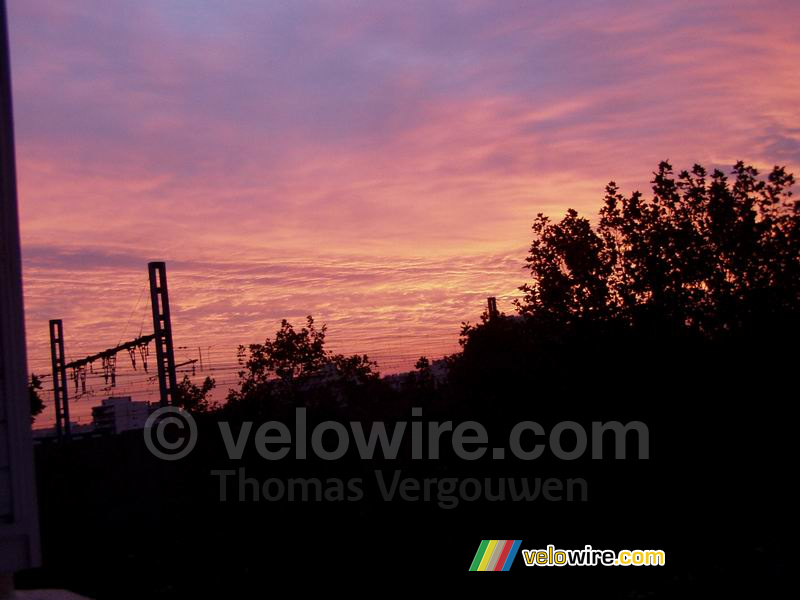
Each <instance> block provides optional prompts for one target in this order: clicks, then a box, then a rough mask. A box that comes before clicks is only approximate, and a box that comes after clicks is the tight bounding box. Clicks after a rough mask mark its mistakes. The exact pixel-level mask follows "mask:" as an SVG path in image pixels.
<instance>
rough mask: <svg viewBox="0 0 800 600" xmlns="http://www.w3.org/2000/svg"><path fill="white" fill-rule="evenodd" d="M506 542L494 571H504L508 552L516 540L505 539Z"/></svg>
mask: <svg viewBox="0 0 800 600" xmlns="http://www.w3.org/2000/svg"><path fill="white" fill-rule="evenodd" d="M505 542H506V543H505V544H503V549H502V550H501V551H500V557H499V558H498V559H497V564H495V566H494V569H493V570H494V571H502V570H503V566H505V564H506V559H507V558H508V553H509V552H511V546H513V545H514V540H505Z"/></svg>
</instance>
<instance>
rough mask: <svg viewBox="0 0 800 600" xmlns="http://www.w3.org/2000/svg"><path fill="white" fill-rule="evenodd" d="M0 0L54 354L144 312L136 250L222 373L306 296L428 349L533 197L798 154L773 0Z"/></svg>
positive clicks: (484, 284)
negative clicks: (667, 165)
mask: <svg viewBox="0 0 800 600" xmlns="http://www.w3.org/2000/svg"><path fill="white" fill-rule="evenodd" d="M8 11H9V22H10V35H11V54H12V77H13V94H14V103H15V106H14V109H15V124H16V142H17V161H18V164H17V169H18V187H19V203H20V215H21V216H20V219H21V235H22V253H23V275H24V286H25V302H26V321H27V322H26V326H27V335H28V353H29V357H28V359H29V364H30V368H31V370H33V371H34V372H37V373H47V372H48V371H49V366H48V365H49V346H48V338H47V321H48V320H49V319H51V318H61V319H63V320H64V329H65V338H66V354H67V357H68V359H70V360H72V359H77V358H81V357H83V356H85V355H87V354H91V353H94V352H96V351H99V350H102V349H105V348H107V347H110V346H114V345H116V344H117V343H119V342H120V341H126V340H128V339H132V338H133V337H136V336H137V335H139V333H140V332H141V333H145V334H146V333H149V332H150V331H151V330H152V323H151V322H150V324H148V319H149V318H150V317H149V316H148V313H147V311H148V306H147V291H146V289H145V288H144V284H145V281H146V278H147V262H148V261H150V260H164V261H166V262H167V270H168V277H169V284H170V299H171V304H172V311H173V328H174V337H175V344H176V345H177V346H179V347H180V348H179V351H178V355H177V357H176V358H177V360H178V361H179V362H183V361H185V360H189V359H197V358H200V356H201V354H203V353H205V354H204V355H203V358H204V371H203V374H213V375H215V376H216V377H217V378H218V382H219V383H220V388H226V387H227V384H228V382H231V381H233V380H234V379H235V373H234V371H235V368H234V367H235V347H236V346H237V345H238V344H246V343H251V342H262V341H264V339H266V338H267V337H268V336H271V335H272V334H273V333H274V331H275V330H276V329H277V327H278V326H279V324H280V320H281V319H282V318H288V319H289V320H290V321H292V322H293V323H296V324H299V323H300V322H301V321H302V319H303V317H304V316H305V315H307V314H312V315H314V317H315V318H316V319H317V321H318V323H323V322H324V323H327V325H328V340H329V343H330V346H331V348H332V349H334V350H337V351H341V352H347V353H354V352H359V353H363V352H367V353H368V354H370V355H371V356H374V357H376V358H377V359H378V361H379V363H380V365H381V370H382V371H383V372H385V373H390V372H396V371H400V370H403V369H406V368H408V367H409V366H410V365H412V364H413V362H414V359H415V358H416V357H418V356H420V355H422V354H426V355H428V356H432V357H434V356H441V355H443V354H445V353H448V352H452V351H454V350H455V349H456V348H457V339H458V332H459V329H460V324H461V322H462V321H472V322H474V321H476V320H477V318H478V316H479V315H480V313H481V311H482V310H483V307H484V304H485V298H486V297H487V296H497V298H498V304H499V307H500V309H501V310H505V311H507V312H511V311H512V310H513V307H512V304H511V303H512V300H513V298H515V297H517V296H518V295H519V292H518V290H517V288H518V286H520V285H521V284H522V283H524V282H525V280H526V273H525V271H524V269H523V266H524V259H525V254H526V250H527V247H528V246H529V244H530V242H531V231H530V226H531V224H532V222H533V219H534V217H535V216H536V214H537V213H539V212H543V213H545V214H548V215H551V216H553V217H555V218H558V217H560V216H561V215H563V213H564V212H565V211H566V210H567V209H568V208H575V209H577V210H578V211H579V212H580V213H581V214H582V215H584V216H587V217H590V218H594V217H596V215H597V211H598V210H599V207H600V203H601V200H602V196H603V189H604V186H605V184H606V183H608V181H610V180H614V181H616V182H617V183H618V184H619V185H620V186H621V188H622V190H623V191H624V192H626V193H629V192H631V191H633V190H634V189H642V190H645V189H646V188H647V187H648V182H649V180H650V179H651V175H652V171H653V170H654V169H655V168H656V167H657V165H658V163H659V161H661V160H663V159H669V160H670V161H671V162H672V163H673V165H674V166H675V167H676V168H678V169H682V168H689V167H691V166H692V165H693V164H695V163H701V164H703V165H704V166H706V167H707V168H713V167H720V168H722V169H724V170H730V167H731V166H732V165H733V163H734V162H735V161H736V160H739V159H742V160H744V161H745V162H748V163H750V164H753V165H755V166H757V167H759V168H761V169H769V168H771V167H772V166H773V165H775V164H779V165H785V166H786V167H787V168H788V169H789V170H790V171H792V172H794V173H796V174H797V173H800V77H798V75H800V67H798V65H800V35H798V28H797V23H798V22H800V3H798V2H796V1H782V2H781V1H770V0H765V1H761V2H736V1H724V2H703V3H696V2H668V1H661V2H645V1H638V2H595V1H592V2H569V3H561V2H544V1H520V2H515V1H497V0H487V1H478V0H458V1H453V2H449V1H447V2H446V1H437V0H427V1H421V2H416V1H404V2H378V1H369V2H367V1H362V2H350V1H337V2H332V1H327V2H321V1H303V0H299V1H298V0H294V1H291V2H289V1H281V2H278V1H267V0H259V1H250V0H247V1H245V0H224V1H223V0H219V1H210V0H192V1H189V0H170V1H169V2H164V1H162V0H139V1H137V2H130V1H120V0H102V1H99V0H98V1H88V0H85V1H81V0H76V1H73V2H63V1H61V0H9V1H8ZM123 362H124V361H123V360H122V359H120V365H121V366H120V369H121V376H122V363H123ZM197 366H198V365H196V368H197ZM214 369H216V370H215V371H214ZM196 375H200V373H196ZM125 377H128V379H125V378H124V377H122V378H121V383H122V382H124V381H128V382H129V384H128V387H125V385H120V388H119V389H118V390H117V391H118V392H124V391H125V390H127V391H129V392H131V393H134V394H135V395H137V396H138V395H141V396H142V397H143V398H148V396H147V393H146V392H147V391H148V390H152V389H153V388H154V383H153V382H152V381H148V379H149V378H148V377H145V376H144V375H143V374H142V373H141V371H139V372H137V373H133V372H130V373H128V374H126V375H125ZM98 381H99V379H98ZM50 385H51V384H50V382H49V380H45V388H46V389H47V388H49V386H50ZM97 385H98V386H99V384H97ZM100 387H102V386H100ZM92 389H93V390H95V388H94V387H92ZM112 391H113V390H112ZM95 392H96V393H95V394H94V395H93V396H91V397H85V398H82V399H81V400H78V402H77V406H76V408H75V409H74V410H73V414H75V415H76V418H78V420H84V419H87V418H88V417H87V415H88V414H89V409H90V407H91V405H92V404H96V403H97V400H98V398H100V397H103V396H104V395H107V394H108V392H109V390H102V389H99V387H98V389H96V390H95ZM51 408H52V406H51V405H50V404H49V409H51ZM48 418H49V417H48V416H47V415H44V416H43V417H42V420H41V422H43V423H44V422H47V420H48Z"/></svg>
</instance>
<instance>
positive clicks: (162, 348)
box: [147, 262, 178, 406]
mask: <svg viewBox="0 0 800 600" xmlns="http://www.w3.org/2000/svg"><path fill="white" fill-rule="evenodd" d="M147 268H148V271H149V273H150V305H151V306H152V308H153V333H154V335H155V342H156V363H157V366H158V387H159V391H160V392H161V406H169V405H171V404H175V393H176V390H177V389H178V380H177V377H176V375H175V354H174V352H173V347H172V321H171V319H170V313H169V293H168V291H167V267H166V264H165V263H163V262H151V263H148V264H147Z"/></svg>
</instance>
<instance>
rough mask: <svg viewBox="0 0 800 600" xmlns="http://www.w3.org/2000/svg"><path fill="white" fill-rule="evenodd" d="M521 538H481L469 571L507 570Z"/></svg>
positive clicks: (517, 549)
mask: <svg viewBox="0 0 800 600" xmlns="http://www.w3.org/2000/svg"><path fill="white" fill-rule="evenodd" d="M521 543H522V540H481V545H480V546H478V551H477V552H476V553H475V558H473V559H472V564H471V565H470V567H469V570H470V571H508V570H509V569H510V568H511V563H512V562H514V557H515V556H516V555H517V552H518V551H519V545H520V544H521Z"/></svg>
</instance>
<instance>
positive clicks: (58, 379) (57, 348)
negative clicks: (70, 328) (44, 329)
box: [50, 319, 70, 439]
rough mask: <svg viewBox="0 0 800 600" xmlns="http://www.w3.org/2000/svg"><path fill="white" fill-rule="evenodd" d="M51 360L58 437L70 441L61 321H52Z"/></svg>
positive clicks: (62, 326)
mask: <svg viewBox="0 0 800 600" xmlns="http://www.w3.org/2000/svg"><path fill="white" fill-rule="evenodd" d="M50 358H51V360H52V364H53V403H54V404H55V405H56V435H57V436H58V438H59V439H61V437H62V436H64V437H66V438H67V439H69V434H70V432H69V398H68V397H67V366H66V359H65V358H64V324H63V323H62V321H61V319H52V320H51V321H50Z"/></svg>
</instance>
